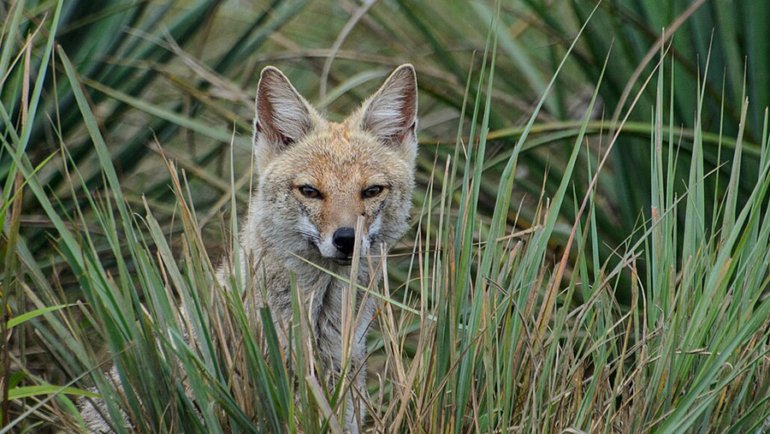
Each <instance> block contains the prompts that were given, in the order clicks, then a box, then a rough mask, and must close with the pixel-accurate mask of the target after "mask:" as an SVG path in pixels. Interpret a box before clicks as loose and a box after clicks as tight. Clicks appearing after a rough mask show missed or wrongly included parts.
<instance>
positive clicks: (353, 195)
mask: <svg viewBox="0 0 770 434" xmlns="http://www.w3.org/2000/svg"><path fill="white" fill-rule="evenodd" d="M255 107H256V116H255V121H254V128H255V133H254V147H255V156H256V161H257V170H258V173H259V187H258V189H257V191H256V193H255V195H254V196H253V197H252V199H251V202H250V204H249V212H248V216H247V217H246V221H245V224H244V226H243V230H242V232H241V234H240V243H239V246H238V248H239V252H238V253H239V255H238V256H239V257H240V258H241V263H240V270H242V274H241V276H240V277H241V278H242V279H244V280H243V281H244V282H248V281H249V280H250V279H251V281H252V285H249V286H251V287H252V288H261V287H265V288H266V289H267V292H266V296H267V299H265V300H263V299H261V295H257V297H258V298H259V299H258V300H255V303H254V304H255V305H257V306H262V305H265V304H267V305H268V306H269V307H270V308H271V312H272V315H273V318H274V320H275V321H276V326H277V329H278V330H279V331H280V330H283V331H285V330H288V329H289V327H290V322H291V320H292V311H291V297H292V294H291V291H290V289H291V280H292V276H294V277H295V278H296V282H297V287H298V288H299V289H300V290H301V291H302V293H303V299H304V300H306V301H307V303H308V305H307V306H306V309H307V311H308V318H309V323H310V326H311V332H312V333H313V335H314V338H315V342H314V344H315V348H316V349H317V352H318V354H317V356H318V357H319V358H320V360H321V361H322V362H323V365H324V366H325V369H326V372H325V375H326V376H327V378H328V379H329V381H330V384H329V385H330V386H333V384H334V382H335V381H338V380H339V374H340V372H341V370H342V360H343V354H342V331H341V324H342V312H343V310H344V309H346V308H347V306H344V305H343V301H344V300H347V299H348V298H346V297H347V296H346V295H345V292H346V291H348V288H349V285H348V284H346V283H344V282H341V281H339V280H338V279H336V278H334V277H333V276H332V275H331V274H330V273H328V272H327V271H324V270H320V269H319V267H317V266H313V265H311V264H309V263H308V261H309V262H312V263H314V264H317V265H319V266H320V267H322V268H324V269H326V270H329V271H331V272H332V273H336V274H338V275H342V276H349V275H350V273H351V267H350V263H349V262H350V259H351V258H350V257H349V256H346V255H345V254H343V253H341V252H342V250H341V248H340V247H339V246H338V245H337V244H335V239H336V238H335V233H340V232H338V231H340V230H341V229H345V228H348V229H350V228H355V227H356V223H357V220H358V218H359V217H362V218H363V232H362V233H361V234H357V236H359V237H360V254H361V256H362V257H367V256H368V257H370V258H371V257H375V258H376V257H377V256H378V255H379V254H380V252H381V251H386V250H387V248H388V246H391V245H392V244H393V243H395V242H396V241H397V240H398V239H399V238H400V237H401V236H402V235H403V234H404V232H405V231H406V229H407V227H408V221H409V210H410V207H411V197H412V190H413V187H414V163H415V156H416V152H417V139H416V132H415V130H416V122H417V118H416V115H417V82H416V78H415V73H414V69H413V67H412V66H411V65H402V66H400V67H399V68H397V69H396V70H395V71H394V72H393V74H391V76H390V77H389V78H388V80H387V81H386V82H385V84H383V86H382V87H381V88H380V89H379V90H378V91H377V93H375V94H374V95H373V96H372V97H370V98H369V99H368V100H367V101H365V102H364V103H363V104H362V106H361V107H360V108H359V109H358V110H356V111H355V112H353V113H352V114H351V115H350V116H349V117H348V118H347V119H345V120H344V121H343V122H341V123H335V122H330V121H328V120H326V119H324V118H323V117H322V116H321V115H320V114H319V113H318V112H317V111H316V110H315V109H314V108H313V107H312V106H311V105H310V104H308V103H307V101H305V99H304V98H302V97H301V96H300V95H299V93H297V91H296V90H295V89H294V87H292V86H291V84H290V83H289V81H288V79H286V77H285V76H284V75H283V74H282V73H281V72H280V71H279V70H278V69H276V68H273V67H267V68H265V69H264V70H263V71H262V75H261V78H260V83H259V86H258V90H257V97H256V103H255ZM304 187H312V189H314V190H315V191H317V192H318V193H319V196H318V197H308V196H307V195H306V194H305V193H303V188H304ZM379 187H382V189H381V191H380V190H378V188H379ZM370 188H374V190H376V191H378V194H376V195H374V196H373V197H365V196H366V193H365V192H366V191H368V190H367V189H370ZM375 263H376V261H375ZM230 265H231V264H228V263H227V261H225V264H223V266H222V268H221V269H220V271H219V273H218V278H219V280H220V282H221V283H222V284H223V285H225V286H227V282H228V281H229V280H228V278H227V276H229V275H231V274H232V271H233V270H232V268H231V267H230ZM355 277H356V279H357V281H358V282H359V283H360V284H361V285H363V286H370V283H371V282H376V281H377V280H378V279H379V278H380V274H379V268H378V267H376V266H375V267H373V269H369V261H368V260H362V261H361V265H360V267H359V273H358V276H355ZM253 292H254V293H255V294H260V291H253ZM355 300H356V302H355V309H354V311H355V314H356V318H357V319H358V322H357V323H356V325H355V330H354V333H353V342H352V349H351V352H350V362H351V365H350V367H349V369H348V372H351V373H355V374H350V375H351V378H350V380H351V382H352V384H353V386H354V389H356V390H355V393H354V394H358V396H362V395H363V394H364V393H365V387H364V386H365V379H366V370H365V360H366V346H365V344H366V342H365V341H366V332H367V330H368V327H369V325H370V323H371V321H372V320H373V316H374V311H375V307H376V306H375V303H374V300H373V299H372V298H371V297H366V296H364V295H363V294H358V296H357V297H355ZM279 334H280V335H281V336H279V337H280V338H281V340H282V344H283V345H284V347H286V336H285V334H284V333H279ZM85 410H91V413H93V410H94V409H93V408H92V407H89V408H86V409H85ZM363 410H364V407H363V405H362V404H361V403H359V404H358V405H355V404H354V402H353V398H352V396H351V395H350V394H349V395H348V398H347V400H346V412H345V415H346V417H345V421H344V427H345V430H346V431H347V432H351V433H355V432H358V427H359V425H360V424H361V423H363V416H364V413H363ZM84 416H85V411H84ZM94 432H95V431H94Z"/></svg>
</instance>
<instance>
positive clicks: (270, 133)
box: [254, 66, 313, 147]
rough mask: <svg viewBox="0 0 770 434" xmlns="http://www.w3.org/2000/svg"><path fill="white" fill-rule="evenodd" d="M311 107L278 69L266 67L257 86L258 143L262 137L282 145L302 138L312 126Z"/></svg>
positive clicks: (255, 128)
mask: <svg viewBox="0 0 770 434" xmlns="http://www.w3.org/2000/svg"><path fill="white" fill-rule="evenodd" d="M310 110H312V108H310V106H309V105H308V103H307V102H306V101H305V100H304V98H302V96H300V94H299V93H298V92H297V90H296V89H294V86H292V85H291V83H290V82H289V79H288V78H286V76H285V75H283V73H282V72H281V71H280V70H279V69H278V68H275V67H273V66H267V67H265V69H263V70H262V74H261V75H260V79H259V85H258V86H257V98H256V116H255V118H254V143H255V145H256V144H257V143H258V142H259V140H260V139H264V140H265V141H267V142H268V143H269V144H271V145H274V146H275V145H277V146H279V147H285V146H288V145H291V144H292V143H294V142H296V141H298V140H300V139H301V138H302V137H304V136H305V135H306V134H307V133H308V132H310V130H311V129H312V128H313V119H312V116H311V114H310Z"/></svg>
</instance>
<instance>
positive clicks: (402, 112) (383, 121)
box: [362, 64, 417, 149]
mask: <svg viewBox="0 0 770 434" xmlns="http://www.w3.org/2000/svg"><path fill="white" fill-rule="evenodd" d="M362 127H363V129H364V130H366V131H369V132H371V133H372V134H374V135H375V136H377V137H378V138H379V139H380V140H382V141H384V142H386V143H388V144H392V145H394V146H405V147H407V148H410V149H411V148H414V149H416V148H417V136H416V131H417V76H416V74H415V72H414V67H413V66H412V65H410V64H404V65H401V66H399V67H398V68H396V70H395V71H393V73H392V74H390V77H388V79H387V80H385V84H383V85H382V87H380V89H379V90H378V91H377V92H376V93H375V94H374V95H373V96H372V97H371V98H370V99H369V100H368V101H367V102H365V103H364V107H363V118H362Z"/></svg>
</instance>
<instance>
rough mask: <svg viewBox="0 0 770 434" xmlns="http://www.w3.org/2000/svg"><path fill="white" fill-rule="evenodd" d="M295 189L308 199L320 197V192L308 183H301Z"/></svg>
mask: <svg viewBox="0 0 770 434" xmlns="http://www.w3.org/2000/svg"><path fill="white" fill-rule="evenodd" d="M297 189H298V190H299V192H300V193H302V195H303V196H305V197H306V198H308V199H321V192H320V191H318V189H316V188H313V187H311V186H309V185H302V186H299V187H297Z"/></svg>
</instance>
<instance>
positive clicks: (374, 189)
mask: <svg viewBox="0 0 770 434" xmlns="http://www.w3.org/2000/svg"><path fill="white" fill-rule="evenodd" d="M382 190H384V187H383V186H381V185H373V186H371V187H368V188H367V189H366V190H364V191H362V192H361V196H363V198H364V199H371V198H373V197H377V196H379V195H380V193H382Z"/></svg>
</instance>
